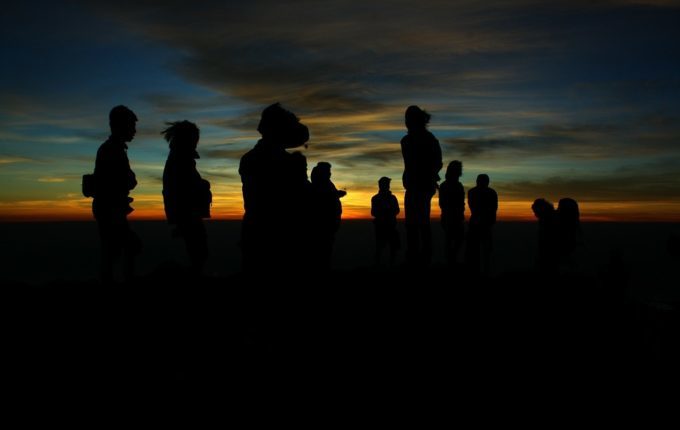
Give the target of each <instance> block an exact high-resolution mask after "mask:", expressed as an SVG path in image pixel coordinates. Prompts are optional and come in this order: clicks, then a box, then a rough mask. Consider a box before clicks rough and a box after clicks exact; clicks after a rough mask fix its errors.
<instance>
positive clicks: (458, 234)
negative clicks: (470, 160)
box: [439, 160, 465, 265]
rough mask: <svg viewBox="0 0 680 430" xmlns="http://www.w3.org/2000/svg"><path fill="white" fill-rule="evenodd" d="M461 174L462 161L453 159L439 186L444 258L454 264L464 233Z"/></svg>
mask: <svg viewBox="0 0 680 430" xmlns="http://www.w3.org/2000/svg"><path fill="white" fill-rule="evenodd" d="M462 175H463V163H461V162H460V161H458V160H454V161H452V162H450V163H449V165H448V167H447V168H446V180H445V181H444V182H442V183H441V185H440V186H439V207H440V208H441V211H442V214H441V221H442V228H443V229H444V232H445V233H446V239H445V243H444V246H445V249H444V250H445V252H446V260H447V261H448V263H449V264H450V265H455V264H456V262H457V260H458V252H459V250H460V247H461V246H462V244H463V237H464V235H465V189H464V188H463V184H461V183H460V180H459V178H460V177H461V176H462Z"/></svg>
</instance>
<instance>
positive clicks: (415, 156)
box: [401, 106, 442, 264]
mask: <svg viewBox="0 0 680 430" xmlns="http://www.w3.org/2000/svg"><path fill="white" fill-rule="evenodd" d="M429 122H430V114H429V113H427V112H425V111H424V110H422V109H420V108H419V107H418V106H409V107H408V109H406V114H405V123H406V128H407V129H408V134H407V135H406V136H404V137H403V138H402V139H401V154H402V156H403V157H404V175H403V182H404V189H405V190H406V193H405V196H404V208H405V211H406V219H405V221H406V259H407V261H408V262H409V263H410V264H427V263H429V262H430V260H431V257H432V232H431V230H430V201H431V200H432V196H434V193H435V191H436V190H437V182H438V181H439V179H440V178H439V170H441V168H442V151H441V148H440V146H439V141H438V140H437V139H436V138H435V137H434V135H433V134H432V133H430V132H429V131H428V130H427V124H428V123H429Z"/></svg>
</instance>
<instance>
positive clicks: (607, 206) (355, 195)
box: [0, 190, 680, 222]
mask: <svg viewBox="0 0 680 430" xmlns="http://www.w3.org/2000/svg"><path fill="white" fill-rule="evenodd" d="M374 193H375V192H374V191H373V190H371V191H368V190H355V191H351V192H350V193H349V194H348V195H347V197H345V198H343V199H342V204H343V215H342V217H343V219H346V220H359V219H370V218H371V215H370V212H371V210H370V201H371V197H372V196H373V194H374ZM396 195H397V199H398V200H399V205H400V207H401V213H400V214H399V218H401V219H403V217H404V207H403V195H400V194H398V193H396ZM532 202H533V201H529V200H517V201H505V200H501V201H500V202H499V209H498V220H499V221H534V220H535V218H534V215H533V212H532V211H531V204H532ZM91 204H92V201H91V200H90V199H86V198H82V199H81V198H78V199H70V200H61V201H47V200H35V201H22V202H12V203H9V202H4V203H0V222H51V221H90V220H93V217H92V210H91ZM579 205H580V209H581V220H582V221H584V222H680V203H679V202H673V201H655V202H582V203H580V204H579ZM133 206H134V208H135V211H134V212H133V213H132V214H131V215H130V216H129V219H130V220H132V221H134V220H148V221H154V220H156V221H161V220H165V213H164V210H163V202H162V200H160V199H158V198H156V197H155V196H136V197H135V202H134V203H133ZM465 215H466V218H468V217H469V215H470V213H469V210H466V214H465ZM242 216H243V208H242V201H241V196H240V195H238V196H236V195H233V196H222V197H218V198H216V199H215V201H214V202H213V208H212V219H213V220H240V219H241V218H242ZM439 216H440V211H439V207H438V205H437V198H436V197H435V198H434V199H433V200H432V220H433V221H435V220H438V219H439Z"/></svg>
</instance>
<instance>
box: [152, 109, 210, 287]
mask: <svg viewBox="0 0 680 430" xmlns="http://www.w3.org/2000/svg"><path fill="white" fill-rule="evenodd" d="M168 125H169V127H168V128H167V129H165V130H164V131H163V132H162V134H163V136H164V137H165V140H166V141H167V142H168V143H169V144H170V153H169V154H168V159H167V161H166V162H165V169H164V170H163V204H164V206H165V215H166V218H167V220H168V223H170V224H172V225H176V226H177V227H176V230H175V231H174V232H173V234H175V235H177V236H181V237H182V238H184V243H185V245H186V249H187V254H188V255H189V261H190V262H191V269H192V273H193V274H194V275H197V276H198V275H200V274H201V273H202V272H203V266H204V265H205V262H206V260H207V259H208V240H207V236H206V232H205V226H204V225H203V218H209V217H210V203H211V201H212V194H211V192H210V183H209V182H208V181H206V180H205V179H202V178H201V175H200V174H199V173H198V170H196V159H197V158H200V157H199V155H198V152H197V151H196V147H197V146H198V139H199V135H200V132H199V129H198V127H196V124H194V123H192V122H189V121H177V122H172V123H168Z"/></svg>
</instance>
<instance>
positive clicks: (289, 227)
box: [239, 103, 310, 274]
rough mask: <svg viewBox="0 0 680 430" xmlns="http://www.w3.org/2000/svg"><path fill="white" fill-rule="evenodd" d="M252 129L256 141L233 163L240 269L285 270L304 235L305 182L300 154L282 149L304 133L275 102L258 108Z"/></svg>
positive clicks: (300, 250) (298, 256) (296, 257)
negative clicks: (239, 199)
mask: <svg viewBox="0 0 680 430" xmlns="http://www.w3.org/2000/svg"><path fill="white" fill-rule="evenodd" d="M257 130H258V131H259V132H260V134H261V135H262V139H260V140H259V141H258V142H257V144H256V145H255V147H254V148H253V149H251V150H250V151H248V152H247V153H246V154H245V155H243V157H241V163H240V166H239V174H240V175H241V182H242V184H243V204H244V208H245V213H244V215H243V223H242V230H241V251H242V256H243V267H244V270H247V271H256V270H258V269H260V268H263V269H269V268H272V269H280V271H284V272H290V271H291V270H293V269H294V268H295V266H296V265H297V264H299V262H301V261H302V256H303V254H304V244H305V242H306V240H307V237H308V231H307V226H306V225H305V221H306V220H307V217H308V206H309V192H310V190H309V186H310V184H309V180H308V179H307V162H306V158H305V157H304V155H302V154H301V153H292V154H291V153H289V152H288V151H286V149H288V148H297V147H299V146H302V145H304V144H305V142H307V140H308V139H309V131H308V129H307V127H306V126H304V125H303V124H301V123H300V121H299V120H298V118H297V117H296V116H295V115H294V114H293V113H292V112H289V111H287V110H285V109H283V108H282V107H281V105H280V104H279V103H275V104H273V105H271V106H268V107H267V108H266V109H264V111H262V117H261V119H260V123H259V125H258V127H257ZM259 273H263V272H262V271H259ZM270 274H271V273H270Z"/></svg>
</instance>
